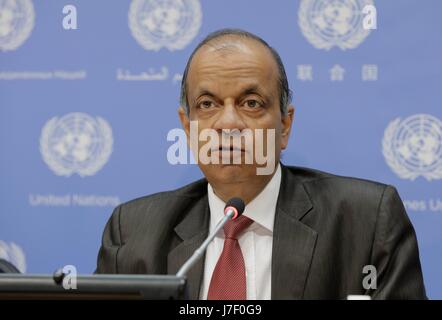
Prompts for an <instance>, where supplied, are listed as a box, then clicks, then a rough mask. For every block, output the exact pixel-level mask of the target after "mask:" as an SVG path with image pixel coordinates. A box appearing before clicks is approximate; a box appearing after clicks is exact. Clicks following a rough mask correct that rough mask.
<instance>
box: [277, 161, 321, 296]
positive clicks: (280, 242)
mask: <svg viewBox="0 0 442 320" xmlns="http://www.w3.org/2000/svg"><path fill="white" fill-rule="evenodd" d="M281 169H282V179H281V187H280V191H279V196H278V202H277V205H276V212H275V223H274V228H273V235H274V236H273V248H272V276H271V277H272V299H302V298H303V295H304V290H305V284H306V280H307V276H308V272H309V270H310V265H311V260H312V257H313V252H314V248H315V244H316V238H317V232H316V231H315V230H313V229H311V228H310V227H309V226H307V225H305V224H304V223H302V222H301V219H302V218H303V217H304V216H305V215H306V214H307V213H309V212H310V210H311V209H312V208H313V205H312V203H311V201H310V198H309V196H308V194H307V192H306V191H305V189H304V186H303V184H302V182H301V181H299V180H298V178H296V176H295V175H294V174H293V173H292V172H290V170H289V169H287V168H286V167H284V166H283V165H282V164H281Z"/></svg>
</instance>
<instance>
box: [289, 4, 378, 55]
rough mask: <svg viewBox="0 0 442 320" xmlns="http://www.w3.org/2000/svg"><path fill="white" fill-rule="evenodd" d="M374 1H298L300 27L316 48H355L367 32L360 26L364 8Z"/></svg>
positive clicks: (368, 31)
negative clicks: (299, 2)
mask: <svg viewBox="0 0 442 320" xmlns="http://www.w3.org/2000/svg"><path fill="white" fill-rule="evenodd" d="M366 5H374V3H373V0H301V4H300V6H299V11H298V23H299V27H300V28H301V31H302V33H303V35H304V36H305V38H306V39H307V40H308V41H309V42H310V43H311V44H312V45H313V46H314V47H316V48H318V49H325V50H330V49H331V48H332V47H334V46H336V47H339V48H341V49H342V50H346V49H354V48H356V47H357V46H358V45H359V44H360V43H361V42H362V41H363V40H364V39H365V38H366V37H367V36H368V35H369V33H370V30H365V29H364V28H363V24H362V22H363V19H364V15H363V13H362V10H363V8H364V7H365V6H366Z"/></svg>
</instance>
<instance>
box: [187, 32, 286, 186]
mask: <svg viewBox="0 0 442 320" xmlns="http://www.w3.org/2000/svg"><path fill="white" fill-rule="evenodd" d="M278 76H279V74H278V68H277V65H276V62H275V61H274V59H273V57H272V55H271V53H270V52H269V50H268V49H267V48H265V47H264V46H263V45H262V44H260V43H258V42H256V41H253V40H249V39H235V38H230V39H229V38H228V39H224V40H223V41H221V42H215V43H214V44H213V45H212V44H211V45H210V46H203V47H202V48H200V49H199V50H198V52H197V53H196V54H195V55H194V57H193V60H192V62H191V66H190V69H189V73H188V77H187V88H188V89H187V97H188V104H189V116H188V117H187V115H186V112H185V110H184V108H183V107H181V108H180V111H179V113H180V119H181V122H182V124H183V127H184V129H185V130H186V133H187V136H188V138H189V136H190V133H189V132H190V130H189V123H190V121H198V131H199V132H198V133H200V132H201V131H202V130H204V129H212V130H216V132H217V134H218V136H219V144H220V145H219V148H218V147H216V148H215V149H211V150H209V155H210V156H215V157H217V158H219V163H218V164H213V163H211V164H203V163H201V161H199V163H198V164H199V166H200V168H201V170H202V171H203V173H204V175H205V176H206V178H207V179H208V180H209V182H211V183H226V184H228V183H238V182H245V181H250V180H252V181H253V178H254V177H256V175H257V167H264V166H265V164H264V165H263V164H262V163H260V164H258V163H257V162H256V159H255V152H256V151H257V150H259V149H257V147H258V144H260V145H261V146H262V148H263V150H262V151H263V154H264V155H267V156H271V157H274V158H273V161H274V163H275V164H277V163H278V162H279V155H280V152H281V150H282V149H285V148H286V146H287V143H288V136H289V132H290V127H291V122H292V116H293V108H292V107H290V108H289V113H288V116H283V115H282V114H281V111H280V102H279V86H278ZM245 129H247V130H245ZM256 129H264V130H261V131H262V132H263V139H256V137H257V136H256V135H255V134H252V139H253V148H252V150H251V149H250V148H246V147H245V139H242V143H241V145H240V146H233V147H238V148H239V149H241V151H240V152H238V153H235V154H236V155H240V157H241V161H240V162H241V163H240V164H233V163H232V162H233V156H232V152H231V153H230V156H229V158H230V161H227V162H230V163H229V164H225V162H226V161H223V153H222V149H223V146H225V143H226V141H227V140H229V138H226V137H225V135H223V130H231V131H232V132H235V131H236V132H238V131H239V132H245V131H249V132H253V133H254V132H256ZM267 129H274V139H271V140H270V141H267V137H268V132H269V131H268V130H267ZM226 139H227V140H226ZM270 143H271V144H273V145H274V148H270V147H269V146H270V145H269V144H270ZM204 144H207V141H199V142H198V150H201V148H202V146H203V145H204ZM232 149H233V148H232ZM193 151H194V153H195V151H196V150H193ZM268 151H270V152H271V154H270V155H269V154H268ZM272 151H273V152H272ZM247 152H249V153H250V152H251V153H252V156H253V159H254V161H253V163H245V162H246V161H245V157H246V153H247ZM224 155H225V154H224ZM224 160H225V159H224ZM223 162H224V164H223ZM236 162H238V161H236ZM273 169H274V167H273V168H272V170H271V173H270V174H273Z"/></svg>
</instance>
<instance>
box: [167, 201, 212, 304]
mask: <svg viewBox="0 0 442 320" xmlns="http://www.w3.org/2000/svg"><path fill="white" fill-rule="evenodd" d="M192 200H194V199H192ZM209 218H210V211H209V203H208V200H207V194H206V195H205V196H203V197H202V198H200V199H199V200H198V201H197V202H196V204H195V205H194V206H193V207H192V208H191V209H190V210H189V212H188V213H187V214H186V216H185V217H184V219H183V220H182V221H181V222H180V223H179V224H178V225H177V226H176V227H175V232H176V234H177V235H178V237H179V238H180V241H181V243H180V244H178V246H176V247H175V248H174V249H173V250H172V251H170V252H169V255H168V257H167V273H168V274H175V273H176V272H177V271H178V270H179V268H181V266H182V265H183V264H184V262H186V260H187V259H189V258H190V257H191V255H192V254H193V252H194V251H195V250H196V249H198V247H199V246H200V245H201V244H202V243H203V241H204V240H205V238H206V237H207V235H208V232H209ZM204 259H205V257H204V256H203V257H202V258H201V259H200V260H199V261H198V262H197V263H196V264H195V265H194V266H193V267H192V268H191V269H190V270H189V272H188V274H187V287H188V290H189V291H188V292H189V299H191V300H196V299H198V298H199V291H200V287H201V281H202V275H203V272H204Z"/></svg>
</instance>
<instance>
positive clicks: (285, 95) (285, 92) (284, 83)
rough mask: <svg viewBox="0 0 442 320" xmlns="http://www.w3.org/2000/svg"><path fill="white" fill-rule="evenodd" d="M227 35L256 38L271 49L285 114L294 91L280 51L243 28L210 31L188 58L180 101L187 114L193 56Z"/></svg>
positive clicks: (280, 99)
mask: <svg viewBox="0 0 442 320" xmlns="http://www.w3.org/2000/svg"><path fill="white" fill-rule="evenodd" d="M225 36H237V37H241V38H245V39H252V40H256V41H258V42H259V43H261V44H263V45H264V46H265V47H266V48H267V49H269V51H270V53H271V54H272V56H273V58H274V59H275V62H276V64H277V66H278V71H279V78H278V87H279V104H280V109H281V113H282V114H283V115H286V114H287V107H288V106H289V104H290V102H291V100H292V91H291V90H290V88H289V83H288V80H287V75H286V73H285V69H284V64H283V63H282V60H281V57H280V56H279V54H278V52H277V51H276V50H275V49H273V48H272V47H271V46H269V44H268V43H267V42H265V41H264V40H263V39H262V38H260V37H258V36H257V35H255V34H253V33H251V32H248V31H244V30H241V29H221V30H218V31H214V32H212V33H210V34H209V35H208V36H207V37H205V38H204V39H203V40H202V41H201V42H200V43H199V44H198V45H197V47H196V48H195V49H194V50H193V52H192V54H191V55H190V57H189V60H187V65H186V69H184V73H183V78H182V80H181V94H180V103H181V106H183V107H184V108H185V110H186V112H187V115H189V103H188V100H187V75H188V73H189V68H190V63H191V62H192V59H193V56H194V55H195V53H196V52H197V51H198V50H199V49H200V48H201V47H202V46H204V45H206V44H208V43H209V42H211V41H212V40H215V39H219V38H221V37H225Z"/></svg>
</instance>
